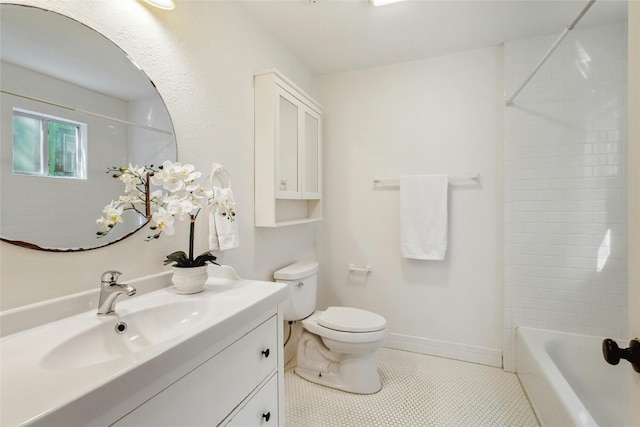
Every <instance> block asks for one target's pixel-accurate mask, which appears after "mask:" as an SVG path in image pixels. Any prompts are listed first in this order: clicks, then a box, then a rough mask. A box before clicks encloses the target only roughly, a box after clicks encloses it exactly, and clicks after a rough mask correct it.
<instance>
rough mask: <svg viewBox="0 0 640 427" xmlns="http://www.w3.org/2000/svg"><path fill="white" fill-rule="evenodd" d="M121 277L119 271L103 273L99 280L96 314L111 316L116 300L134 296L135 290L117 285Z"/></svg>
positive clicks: (123, 285) (127, 286) (131, 287)
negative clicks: (124, 295) (124, 296)
mask: <svg viewBox="0 0 640 427" xmlns="http://www.w3.org/2000/svg"><path fill="white" fill-rule="evenodd" d="M121 275H122V273H120V272H119V271H105V272H104V273H102V279H101V280H100V282H101V283H100V300H99V301H98V314H102V315H104V314H113V313H114V312H115V309H116V299H117V298H118V297H119V296H120V295H122V294H126V295H127V296H132V295H135V293H136V288H134V287H133V286H129V285H125V284H120V283H118V278H119V277H120V276H121Z"/></svg>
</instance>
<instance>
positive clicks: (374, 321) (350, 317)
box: [318, 307, 387, 332]
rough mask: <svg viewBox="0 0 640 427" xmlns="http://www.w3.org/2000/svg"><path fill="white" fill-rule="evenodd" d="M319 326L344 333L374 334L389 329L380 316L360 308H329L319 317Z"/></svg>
mask: <svg viewBox="0 0 640 427" xmlns="http://www.w3.org/2000/svg"><path fill="white" fill-rule="evenodd" d="M318 325H320V326H324V327H325V328H329V329H334V330H336V331H343V332H374V331H381V330H383V329H384V328H386V327H387V321H386V319H385V318H384V317H382V316H380V315H379V314H376V313H372V312H370V311H366V310H360V309H359V308H351V307H329V308H327V309H326V310H325V311H324V312H323V313H322V314H321V315H320V316H318Z"/></svg>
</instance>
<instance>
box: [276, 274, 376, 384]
mask: <svg viewBox="0 0 640 427" xmlns="http://www.w3.org/2000/svg"><path fill="white" fill-rule="evenodd" d="M317 272H318V263H317V262H298V263H295V264H292V265H290V266H288V267H285V268H283V269H281V270H278V271H276V272H275V274H274V278H275V279H276V281H277V282H281V283H286V284H288V285H289V297H288V298H287V299H286V301H285V302H284V303H283V306H284V320H302V322H301V323H302V326H303V328H304V331H303V333H302V335H301V336H300V338H299V339H298V353H297V366H296V369H295V373H296V374H298V375H299V376H301V377H302V378H305V379H307V380H309V381H311V382H314V383H317V384H321V385H324V386H327V387H333V388H336V389H339V390H344V391H349V392H351V393H358V394H371V393H375V392H377V391H379V390H380V389H381V388H382V383H381V382H380V375H379V374H378V368H377V365H376V360H375V357H374V353H375V351H376V350H377V349H379V348H380V347H382V344H383V342H384V339H385V337H386V336H387V321H386V320H385V318H384V317H382V316H380V315H378V314H375V313H371V312H369V311H365V310H360V309H357V308H350V307H329V308H328V309H327V310H325V311H314V310H315V308H316V289H317Z"/></svg>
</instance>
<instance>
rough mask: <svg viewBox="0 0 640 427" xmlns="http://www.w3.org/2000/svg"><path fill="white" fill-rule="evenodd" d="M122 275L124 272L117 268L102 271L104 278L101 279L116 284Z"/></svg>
mask: <svg viewBox="0 0 640 427" xmlns="http://www.w3.org/2000/svg"><path fill="white" fill-rule="evenodd" d="M120 276H122V273H120V272H119V271H115V270H109V271H105V272H104V273H102V278H101V279H100V280H101V281H102V283H109V284H116V283H118V278H119V277H120Z"/></svg>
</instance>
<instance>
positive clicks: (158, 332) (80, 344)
mask: <svg viewBox="0 0 640 427" xmlns="http://www.w3.org/2000/svg"><path fill="white" fill-rule="evenodd" d="M205 307H206V303H205V302H204V301H202V300H197V299H193V300H185V301H174V302H171V303H168V304H164V305H159V306H155V307H149V308H144V309H141V310H137V311H135V312H132V313H126V311H125V310H122V313H118V314H116V315H110V316H96V323H97V324H96V325H93V326H91V327H89V328H88V329H84V330H82V331H80V332H78V333H75V334H72V335H71V336H69V337H67V338H66V339H65V340H64V341H62V342H60V343H59V344H58V345H56V346H55V347H53V348H52V349H51V350H50V351H49V352H48V353H47V354H46V355H44V357H43V358H42V361H41V366H42V367H43V368H45V369H69V368H81V367H86V366H92V365H97V364H101V363H107V362H110V361H113V360H116V359H120V358H122V357H131V356H132V355H135V354H136V353H139V352H141V351H143V350H145V349H148V348H150V347H156V346H158V345H160V344H164V343H166V342H169V341H171V340H173V339H175V338H179V337H183V336H184V335H185V334H186V333H188V332H189V330H192V329H194V327H197V326H199V325H201V324H203V323H204V322H206V321H207V320H208V317H209V316H207V310H205Z"/></svg>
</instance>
